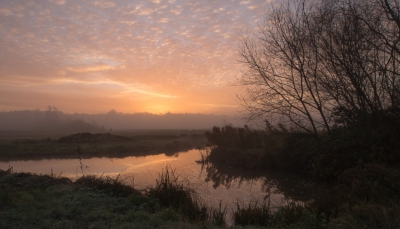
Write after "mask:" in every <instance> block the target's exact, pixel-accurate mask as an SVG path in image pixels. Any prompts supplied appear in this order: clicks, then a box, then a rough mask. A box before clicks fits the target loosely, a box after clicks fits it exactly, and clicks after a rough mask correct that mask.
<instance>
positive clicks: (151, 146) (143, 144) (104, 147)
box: [0, 130, 206, 161]
mask: <svg viewBox="0 0 400 229" xmlns="http://www.w3.org/2000/svg"><path fill="white" fill-rule="evenodd" d="M121 134H122V135H121V136H119V135H112V134H103V135H100V137H101V139H95V138H94V137H95V136H96V135H92V137H91V138H85V139H83V137H82V136H81V137H79V135H76V136H73V135H72V136H69V138H68V137H61V138H60V139H57V140H52V139H50V138H44V139H34V138H28V139H21V138H18V137H17V138H12V139H0V151H1V152H2V153H1V155H0V160H1V161H11V160H39V159H47V158H76V157H77V155H76V154H73V153H71V152H76V148H77V146H78V142H79V146H80V148H81V151H82V155H81V156H82V158H90V157H121V158H122V157H126V156H144V155H150V154H159V153H165V154H167V155H173V154H175V153H177V152H180V151H185V150H190V149H193V148H196V147H197V148H201V147H205V145H206V139H205V136H204V133H203V132H202V131H183V130H180V131H135V132H133V131H131V132H128V131H125V132H121ZM82 135H83V134H82ZM93 136H94V137H93Z"/></svg>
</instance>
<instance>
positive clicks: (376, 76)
mask: <svg viewBox="0 0 400 229" xmlns="http://www.w3.org/2000/svg"><path fill="white" fill-rule="evenodd" d="M399 15H400V14H399V1H398V0H392V1H389V0H374V1H367V2H366V1H361V0H343V1H329V0H325V1H312V0H295V1H289V0H288V1H286V2H284V3H280V4H279V5H277V6H275V7H273V8H272V9H271V10H269V11H268V12H267V14H266V17H265V21H264V23H263V24H262V25H260V26H259V31H257V32H254V33H248V34H244V35H243V36H242V39H241V41H240V46H239V50H240V54H241V57H242V58H241V62H242V63H243V64H244V65H245V66H246V67H247V70H246V71H245V72H244V73H243V74H242V76H241V78H240V81H239V82H240V84H241V85H243V86H245V89H246V90H245V93H244V94H243V95H240V96H238V98H239V101H240V102H241V104H242V105H243V106H244V107H245V108H246V111H247V112H248V114H249V117H250V118H253V117H260V116H263V117H264V116H267V118H268V119H270V122H271V123H276V124H278V123H279V124H284V125H286V124H289V125H290V126H291V127H294V128H297V129H299V130H302V131H305V132H307V133H310V134H312V135H314V136H316V137H318V133H319V131H320V130H322V129H324V130H326V131H327V132H331V128H332V126H333V125H334V124H349V123H351V122H355V121H359V120H360V119H363V118H365V117H372V119H374V120H375V119H377V120H378V119H382V118H387V117H388V116H392V117H397V116H398V114H399V99H400V94H399V89H400V83H399V82H400V81H399V54H400V53H399V47H398V42H399V39H400V36H399V31H400V21H399V20H400V19H399ZM389 111H390V112H389ZM332 118H333V119H332ZM271 119H272V120H271ZM277 120H278V121H277Z"/></svg>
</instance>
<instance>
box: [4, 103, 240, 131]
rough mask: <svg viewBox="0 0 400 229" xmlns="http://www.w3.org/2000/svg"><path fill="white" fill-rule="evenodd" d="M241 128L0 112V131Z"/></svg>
mask: <svg viewBox="0 0 400 229" xmlns="http://www.w3.org/2000/svg"><path fill="white" fill-rule="evenodd" d="M227 124H232V125H235V126H237V125H243V124H244V121H243V120H240V119H239V118H237V117H234V116H228V115H212V114H173V113H165V114H150V113H134V114H128V113H120V112H117V111H116V110H111V111H109V112H108V113H102V114H85V113H73V114H68V113H64V112H62V111H59V110H57V108H55V107H49V109H47V110H45V111H43V110H21V111H9V112H0V131H57V132H83V131H85V132H86V131H89V132H108V131H110V129H111V128H112V129H113V130H122V129H210V128H212V127H213V126H215V125H227Z"/></svg>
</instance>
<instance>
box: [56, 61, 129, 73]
mask: <svg viewBox="0 0 400 229" xmlns="http://www.w3.org/2000/svg"><path fill="white" fill-rule="evenodd" d="M118 68H123V66H112V65H106V64H103V63H101V64H97V65H91V66H77V67H66V69H67V70H68V71H71V72H76V73H87V72H102V71H109V70H115V69H118ZM61 71H62V70H61Z"/></svg>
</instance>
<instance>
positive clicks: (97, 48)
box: [0, 0, 270, 114]
mask: <svg viewBox="0 0 400 229" xmlns="http://www.w3.org/2000/svg"><path fill="white" fill-rule="evenodd" d="M268 4H270V3H269V1H266V0H230V1H211V0H208V1H192V0H189V1H180V0H148V1H145V0H141V1H97V0H88V1H80V0H48V1H38V0H32V1H0V28H1V29H0V49H1V50H2V51H1V53H0V111H9V110H21V109H46V107H47V106H48V105H52V106H56V107H58V108H59V109H60V110H63V111H65V112H76V111H79V112H87V113H97V112H107V111H109V110H111V109H115V110H118V111H120V112H130V113H132V112H151V113H165V112H174V113H177V112H180V113H185V112H189V113H220V114H232V113H233V112H235V111H237V110H238V105H237V102H236V101H235V99H234V97H235V96H234V95H235V93H236V89H235V88H234V87H232V86H231V85H232V81H234V79H235V77H236V76H238V75H239V74H240V65H239V64H238V62H237V59H238V56H237V55H238V54H237V51H236V49H235V46H236V45H237V43H238V42H239V39H238V38H239V35H240V33H241V31H244V30H247V29H250V30H253V29H255V28H256V27H257V23H258V22H261V21H262V20H263V15H264V11H265V9H266V7H268Z"/></svg>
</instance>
